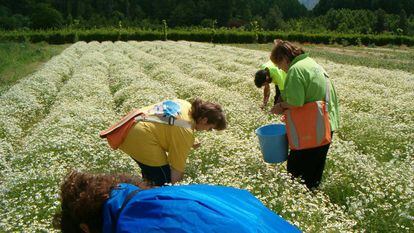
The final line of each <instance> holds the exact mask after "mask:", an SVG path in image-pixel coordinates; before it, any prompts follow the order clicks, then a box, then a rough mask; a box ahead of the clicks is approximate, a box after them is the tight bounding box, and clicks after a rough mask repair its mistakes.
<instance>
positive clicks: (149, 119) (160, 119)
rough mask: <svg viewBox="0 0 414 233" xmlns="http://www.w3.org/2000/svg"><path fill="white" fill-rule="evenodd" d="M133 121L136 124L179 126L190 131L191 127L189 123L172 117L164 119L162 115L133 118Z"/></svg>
mask: <svg viewBox="0 0 414 233" xmlns="http://www.w3.org/2000/svg"><path fill="white" fill-rule="evenodd" d="M135 121H136V122H138V121H147V122H156V123H161V124H166V125H175V126H179V127H182V128H187V129H191V127H192V125H191V122H189V121H186V120H181V119H177V118H175V117H172V116H170V117H164V116H162V115H149V116H144V115H139V116H137V117H135Z"/></svg>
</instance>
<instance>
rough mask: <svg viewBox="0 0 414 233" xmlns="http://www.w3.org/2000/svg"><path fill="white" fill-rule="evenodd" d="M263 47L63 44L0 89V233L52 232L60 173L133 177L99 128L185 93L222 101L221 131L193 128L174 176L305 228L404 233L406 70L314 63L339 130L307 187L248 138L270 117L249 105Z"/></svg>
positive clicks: (254, 100) (408, 158)
mask: <svg viewBox="0 0 414 233" xmlns="http://www.w3.org/2000/svg"><path fill="white" fill-rule="evenodd" d="M268 55H269V54H268V53H265V52H259V51H256V52H255V51H251V50H246V49H239V48H232V47H227V46H218V45H212V44H204V43H195V42H185V41H181V42H170V41H168V42H162V41H155V42H127V43H126V42H116V43H112V42H103V43H98V42H91V43H84V42H79V43H76V44H74V45H72V46H71V47H69V48H68V49H67V50H65V51H64V52H63V53H62V54H61V55H59V56H57V57H55V58H53V59H52V60H51V61H50V62H48V63H47V64H46V65H44V66H43V68H42V69H40V70H39V71H37V72H36V73H34V74H33V75H31V76H29V77H27V78H25V79H24V80H22V81H21V82H20V83H18V84H16V85H15V86H13V87H12V88H11V89H10V90H9V91H8V92H6V93H4V94H3V95H2V96H0V103H1V105H0V110H1V111H0V168H1V171H0V206H1V207H0V208H1V210H2V211H1V212H0V219H1V220H0V231H6V232H8V231H29V232H30V231H33V232H34V231H52V228H51V224H50V223H51V218H52V216H53V213H54V211H55V210H56V208H58V207H59V203H58V201H57V198H58V192H59V183H60V181H61V179H62V177H63V176H64V175H65V174H66V172H67V170H68V169H71V168H76V169H80V170H85V171H100V172H129V173H137V172H138V170H137V168H138V167H137V166H136V165H135V164H134V162H133V160H132V159H130V158H128V156H126V155H124V154H122V153H121V152H118V151H112V150H110V149H109V148H108V146H107V144H106V142H105V141H104V140H101V139H100V138H99V137H98V132H99V131H100V130H103V129H105V128H106V127H108V126H109V125H110V124H111V123H114V122H115V121H116V120H117V119H118V118H119V117H120V116H122V115H124V114H125V113H127V112H128V111H130V110H132V109H133V108H138V107H141V106H145V105H149V104H152V103H155V102H158V101H161V100H164V99H170V98H182V99H188V100H190V99H193V98H195V97H200V98H202V99H204V100H209V101H212V102H218V103H220V104H221V105H222V106H223V108H224V110H225V112H226V115H227V117H228V121H229V128H228V129H227V130H225V131H223V132H217V133H214V132H213V133H201V134H199V135H198V137H199V139H200V141H201V142H202V146H201V148H199V149H198V150H195V151H193V152H192V153H191V154H190V156H189V160H188V164H187V169H186V179H185V180H184V182H183V183H209V184H220V185H227V186H233V187H238V188H243V189H247V190H249V191H250V192H252V193H253V194H254V195H255V196H256V197H258V198H259V199H260V200H261V201H262V202H263V203H264V204H265V205H267V206H268V207H269V208H271V209H273V210H274V211H275V212H277V213H278V214H279V215H281V216H282V217H284V218H285V219H287V220H288V221H290V222H292V223H294V224H295V225H297V226H298V227H299V228H301V229H302V230H303V231H305V232H364V231H368V232H371V231H383V230H385V231H390V232H410V231H412V230H413V229H414V228H413V222H412V218H413V216H412V215H413V201H412V197H413V190H414V182H413V179H412V177H414V176H413V175H414V171H413V170H414V169H413V167H414V162H413V157H412V155H413V150H414V149H413V148H414V146H413V141H414V140H413V131H414V129H413V128H414V127H412V126H413V121H414V116H413V112H414V111H413V108H414V107H413V106H414V105H413V104H412V103H413V101H412V99H413V97H414V96H413V93H412V89H413V87H414V78H413V77H412V75H410V74H408V73H405V72H400V71H397V72H396V71H388V70H380V69H372V68H366V67H355V66H350V65H338V64H335V63H331V62H329V61H322V60H318V62H319V63H320V64H321V65H322V66H324V68H325V69H326V70H327V71H328V72H329V73H330V74H331V78H332V79H333V81H334V83H335V85H336V89H337V92H338V93H339V96H340V104H341V109H340V110H341V114H342V116H343V117H342V122H343V127H342V128H341V130H340V132H339V133H336V134H335V136H334V143H333V145H332V148H331V150H330V153H329V156H328V160H327V165H326V166H327V167H326V169H325V176H324V180H323V183H322V186H321V188H320V190H319V191H316V192H309V191H307V190H306V187H305V186H304V185H302V184H301V183H300V182H298V181H297V180H292V179H291V178H290V176H289V175H288V174H287V172H286V169H285V166H284V164H277V165H269V164H266V163H265V162H263V160H262V157H261V153H260V150H259V148H258V142H257V138H256V136H255V135H254V130H255V129H256V128H257V127H259V126H261V125H264V124H267V123H271V122H275V121H276V122H278V119H277V118H275V117H270V116H267V115H265V114H264V113H263V112H261V111H260V110H259V107H258V106H259V104H260V102H261V96H262V91H261V90H260V89H257V88H256V87H255V86H254V84H253V75H254V72H255V71H256V70H257V69H258V67H259V65H260V64H261V63H264V62H266V61H267V59H268ZM394 75H395V76H394ZM391 78H393V79H391ZM390 106H392V108H390ZM378 119H379V120H378ZM391 122H392V124H391Z"/></svg>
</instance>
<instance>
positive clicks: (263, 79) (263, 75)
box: [254, 69, 271, 88]
mask: <svg viewBox="0 0 414 233" xmlns="http://www.w3.org/2000/svg"><path fill="white" fill-rule="evenodd" d="M270 82H271V79H270V73H269V70H268V69H263V70H258V71H257V72H256V74H255V75H254V84H255V85H256V87H257V88H261V87H262V86H263V85H265V84H269V83H270Z"/></svg>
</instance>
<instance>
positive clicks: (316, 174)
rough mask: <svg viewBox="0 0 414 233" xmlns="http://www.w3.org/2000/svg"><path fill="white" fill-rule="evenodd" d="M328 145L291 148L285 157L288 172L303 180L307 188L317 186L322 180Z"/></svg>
mask: <svg viewBox="0 0 414 233" xmlns="http://www.w3.org/2000/svg"><path fill="white" fill-rule="evenodd" d="M332 136H333V133H332ZM330 145H331V144H327V145H324V146H320V147H316V148H311V149H305V150H291V151H290V153H289V156H288V159H287V170H288V172H289V173H290V174H292V176H293V177H300V178H301V179H302V180H304V183H305V184H306V187H308V188H309V189H314V188H317V187H318V186H319V184H320V182H321V180H322V173H323V169H324V168H325V161H326V155H327V154H328V150H329V146H330Z"/></svg>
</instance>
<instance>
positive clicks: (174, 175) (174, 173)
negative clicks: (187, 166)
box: [170, 167, 184, 184]
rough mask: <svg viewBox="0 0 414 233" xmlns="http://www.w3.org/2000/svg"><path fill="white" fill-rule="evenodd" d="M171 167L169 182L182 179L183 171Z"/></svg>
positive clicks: (173, 182)
mask: <svg viewBox="0 0 414 233" xmlns="http://www.w3.org/2000/svg"><path fill="white" fill-rule="evenodd" d="M170 168H171V183H172V184H175V183H177V182H179V181H181V180H182V179H183V176H184V173H183V172H180V171H177V170H175V169H174V168H173V167H170Z"/></svg>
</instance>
